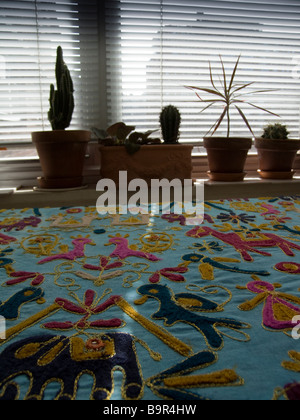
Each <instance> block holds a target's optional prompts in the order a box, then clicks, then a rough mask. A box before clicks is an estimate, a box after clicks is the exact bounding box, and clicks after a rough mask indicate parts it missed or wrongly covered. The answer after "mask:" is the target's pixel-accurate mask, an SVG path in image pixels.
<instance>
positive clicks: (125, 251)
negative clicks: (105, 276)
mask: <svg viewBox="0 0 300 420" xmlns="http://www.w3.org/2000/svg"><path fill="white" fill-rule="evenodd" d="M126 236H127V235H126ZM126 236H125V237H124V238H123V237H121V236H116V237H114V238H112V239H110V240H109V243H110V244H113V245H116V249H115V250H114V252H113V253H112V254H110V258H119V259H120V260H124V259H125V258H127V257H136V258H145V259H146V260H149V261H161V259H160V258H158V257H156V256H155V255H153V254H149V253H147V252H143V251H137V250H134V249H131V248H130V247H129V242H128V239H126Z"/></svg>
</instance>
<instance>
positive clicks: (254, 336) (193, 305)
mask: <svg viewBox="0 0 300 420" xmlns="http://www.w3.org/2000/svg"><path fill="white" fill-rule="evenodd" d="M204 209H205V216H204V220H202V219H201V218H200V217H199V218H195V217H194V218H193V217H189V216H187V215H186V214H182V215H181V214H176V212H178V210H175V206H174V207H172V206H171V212H170V214H167V210H166V207H162V208H161V212H160V213H159V214H149V215H137V216H136V217H135V216H133V217H129V216H128V215H126V216H123V217H121V216H120V217H119V216H118V215H117V216H113V217H112V216H110V215H109V214H108V215H107V216H104V217H101V216H100V215H99V214H98V213H97V209H96V208H95V207H93V206H90V207H81V206H73V207H62V208H26V209H20V210H14V209H10V210H1V209H0V400H15V399H25V400H26V399H28V400H31V399H32V400H40V399H44V398H48V399H58V400H60V399H61V400H64V399H67V400H75V399H80V398H83V399H95V400H109V399H118V400H120V399H123V400H127V399H128V400H135V399H136V400H139V399H145V400H151V399H153V396H155V397H156V398H159V399H168V400H183V399H185V400H195V401H196V400H203V399H226V400H230V399H244V398H247V399H262V398H263V399H271V398H272V396H273V398H274V399H289V400H296V399H300V391H299V390H300V386H299V383H300V379H299V371H300V368H299V360H300V356H299V349H298V348H297V347H298V342H297V340H294V339H293V336H294V335H293V331H294V328H296V329H297V331H298V332H299V329H298V324H297V323H295V322H296V320H297V319H300V283H299V275H300V264H299V255H300V197H297V196H294V197H263V198H260V199H259V198H255V199H231V200H213V201H207V202H205V203H204ZM3 319H4V320H5V331H4V332H5V338H3ZM1 328H2V329H1ZM62 334H63V335H62ZM274 349H276V351H274ZM287 355H288V356H289V360H288V357H287ZM116 371H118V376H119V377H118V380H116V377H115V376H116ZM20 376H22V381H19V377H20ZM24 379H26V380H25V381H24ZM25 382H26V383H28V386H27V387H25V385H24V386H23V383H25ZM50 384H51V386H48V385H50Z"/></svg>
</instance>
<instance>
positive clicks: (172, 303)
mask: <svg viewBox="0 0 300 420" xmlns="http://www.w3.org/2000/svg"><path fill="white" fill-rule="evenodd" d="M138 293H139V294H140V295H142V296H143V297H142V298H141V299H139V300H137V301H136V302H135V304H137V305H142V304H143V303H145V302H146V301H147V300H148V298H154V299H156V300H158V302H159V304H160V308H159V311H158V312H156V313H155V314H153V315H152V318H153V319H156V320H159V319H163V320H164V321H165V325H166V326H168V327H171V326H173V325H174V324H176V323H178V322H183V323H186V324H189V325H191V326H192V327H194V328H196V330H198V331H199V332H200V333H201V334H203V336H204V338H205V340H206V343H207V345H208V346H209V347H211V348H213V349H215V350H220V349H221V348H222V347H223V338H222V335H221V333H220V332H219V331H218V329H217V327H218V326H220V327H226V328H230V329H232V330H241V329H242V328H250V325H249V324H245V323H242V322H240V321H236V320H235V319H228V318H213V317H210V316H206V315H200V314H199V311H203V312H212V311H220V307H219V305H218V304H216V303H215V302H212V301H210V300H208V299H206V298H203V297H201V296H199V295H195V294H191V293H183V294H182V293H181V294H177V295H175V294H174V293H173V291H172V290H171V289H169V288H168V287H167V286H162V285H159V284H157V285H145V286H141V287H140V288H139V289H138ZM188 300H190V304H188ZM195 310H197V312H198V313H194V312H193V311H195Z"/></svg>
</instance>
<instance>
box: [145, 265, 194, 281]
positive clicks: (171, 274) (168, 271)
mask: <svg viewBox="0 0 300 420" xmlns="http://www.w3.org/2000/svg"><path fill="white" fill-rule="evenodd" d="M187 271H188V268H187V267H175V268H163V269H162V270H159V271H156V273H154V274H153V275H152V276H151V277H150V279H149V282H150V283H153V284H155V283H159V282H160V278H161V276H163V277H166V278H167V279H169V280H171V281H175V282H177V283H183V282H185V278H184V277H183V276H182V275H181V274H184V273H186V272H187ZM176 273H181V274H176Z"/></svg>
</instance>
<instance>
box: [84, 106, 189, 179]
mask: <svg viewBox="0 0 300 420" xmlns="http://www.w3.org/2000/svg"><path fill="white" fill-rule="evenodd" d="M159 121H160V126H161V131H162V136H163V141H161V140H160V138H151V137H150V136H151V135H152V134H153V133H155V131H157V130H155V131H147V132H146V133H140V132H136V131H135V127H133V126H127V125H126V124H125V123H123V122H120V123H117V124H114V125H113V126H111V127H109V128H108V129H107V130H99V129H95V128H93V129H92V131H93V132H94V133H95V134H96V136H97V138H98V140H99V143H100V153H101V176H102V177H103V178H108V179H112V180H113V181H114V182H115V183H116V185H118V184H119V172H120V171H127V181H128V182H130V181H132V180H133V179H143V180H145V181H146V182H147V184H148V185H151V181H152V180H153V179H159V180H161V179H167V180H168V181H172V180H173V179H180V180H181V181H183V180H184V179H191V177H192V156H191V155H192V153H191V152H192V149H193V146H189V145H182V144H180V143H179V141H178V139H179V129H180V124H181V115H180V112H179V110H178V109H177V108H176V107H174V106H173V105H169V106H166V107H164V108H163V109H162V111H161V113H160V118H159Z"/></svg>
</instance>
